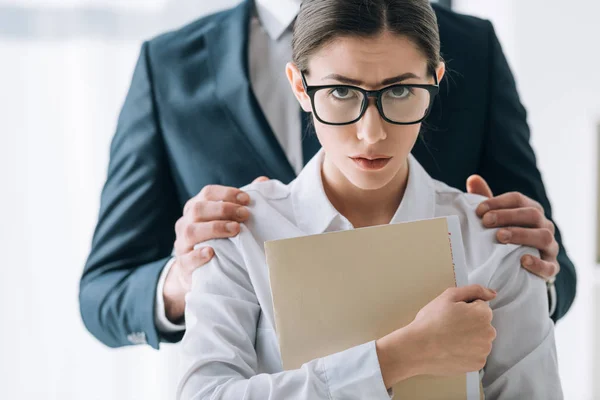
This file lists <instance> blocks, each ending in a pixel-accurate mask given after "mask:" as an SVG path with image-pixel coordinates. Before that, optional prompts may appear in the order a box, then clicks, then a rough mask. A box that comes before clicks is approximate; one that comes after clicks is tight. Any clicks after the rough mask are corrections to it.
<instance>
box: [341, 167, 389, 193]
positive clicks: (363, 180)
mask: <svg viewBox="0 0 600 400" xmlns="http://www.w3.org/2000/svg"><path fill="white" fill-rule="evenodd" d="M348 178H350V179H349V180H350V182H352V184H353V185H354V186H356V187H357V188H359V189H361V190H379V189H382V188H384V187H385V186H387V185H388V184H389V183H390V182H391V181H392V179H393V175H392V174H390V173H389V172H388V173H386V171H377V172H368V173H365V172H358V173H354V174H352V176H351V177H348Z"/></svg>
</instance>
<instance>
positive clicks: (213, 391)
mask: <svg viewBox="0 0 600 400" xmlns="http://www.w3.org/2000/svg"><path fill="white" fill-rule="evenodd" d="M293 58H294V60H293V63H290V64H288V66H287V76H288V79H289V81H290V84H291V88H292V90H293V92H294V94H295V95H296V97H297V99H298V101H299V103H300V105H301V106H302V108H303V109H304V110H305V111H308V112H312V114H313V118H314V123H315V128H316V132H317V136H318V138H319V140H320V142H321V144H322V146H323V149H322V150H321V152H319V153H318V154H317V155H316V156H315V158H314V159H313V160H312V161H311V162H310V163H309V164H308V165H307V166H306V167H305V169H304V170H303V171H302V173H301V174H300V175H299V176H298V178H297V179H296V180H295V181H294V182H292V183H291V184H290V185H283V184H281V183H279V182H276V181H268V182H262V183H259V184H253V185H250V186H249V187H248V188H246V189H245V190H246V191H247V192H249V193H250V195H251V197H252V200H253V204H252V205H251V208H252V212H251V214H252V215H253V216H254V217H255V218H253V219H251V220H250V221H249V222H248V223H247V224H246V225H245V226H243V228H242V231H241V233H240V235H239V236H237V237H235V238H231V239H223V240H217V241H213V242H211V243H210V245H211V246H212V247H213V248H214V250H215V257H214V259H213V260H212V261H211V262H210V263H209V265H207V266H205V267H203V268H200V269H199V270H198V271H196V272H195V273H194V282H193V287H192V291H191V292H190V294H189V295H188V297H187V309H186V323H187V327H188V328H187V332H186V334H185V337H184V339H183V351H184V353H185V355H184V357H185V364H186V365H185V368H186V373H185V376H184V377H183V379H182V381H181V383H180V386H179V390H178V397H179V398H185V399H188V398H194V399H204V398H207V399H208V398H210V399H260V400H263V399H310V400H313V399H317V400H318V399H323V400H325V399H389V398H390V394H389V392H388V389H389V388H391V387H392V386H393V385H395V384H396V383H398V382H401V381H402V380H405V379H408V378H410V377H413V376H415V375H422V374H427V375H450V374H458V373H465V372H469V371H477V370H479V369H481V368H484V370H485V375H484V379H483V385H484V390H485V394H486V398H488V399H514V398H519V399H521V398H522V399H559V398H562V394H561V387H560V381H559V378H558V372H557V363H556V350H555V344H554V333H553V324H552V322H551V320H550V319H549V317H548V312H547V310H548V303H547V298H546V290H545V285H544V282H543V281H542V280H541V279H539V278H537V277H535V276H533V275H530V274H528V273H527V272H525V271H524V270H523V269H522V268H520V262H519V260H520V258H521V256H523V255H524V254H526V253H532V252H533V251H532V250H531V249H527V248H523V247H518V246H514V245H500V244H497V243H496V241H495V239H494V237H495V236H494V235H495V233H494V232H493V231H486V230H484V229H483V227H482V226H481V223H480V222H479V219H478V218H477V216H476V214H475V208H476V207H477V205H478V204H479V202H480V199H479V198H476V197H474V196H470V195H466V194H463V193H461V192H459V191H457V190H455V189H452V188H450V187H448V186H446V185H444V184H443V183H441V182H437V181H435V180H433V179H432V178H431V177H429V176H428V175H427V173H426V172H425V171H424V170H423V168H422V167H421V166H420V165H419V164H418V162H417V161H416V160H415V159H414V158H413V157H412V156H411V155H410V151H411V149H412V147H413V145H414V143H415V141H416V140H417V138H418V135H419V131H420V129H421V122H422V121H423V119H424V118H425V117H426V116H427V113H428V112H429V108H430V107H431V104H432V102H433V98H434V96H435V94H436V93H437V90H438V82H439V81H440V80H441V79H442V78H443V76H444V63H443V62H442V60H441V56H440V42H439V33H438V30H437V23H436V19H435V14H434V12H433V10H432V9H431V6H430V5H429V2H428V1H427V0H404V1H402V0H343V1H342V0H305V1H304V2H303V4H302V9H301V11H300V14H299V16H298V18H297V21H296V23H295V28H294V41H293ZM457 156H460V155H457ZM447 215H458V216H459V218H460V220H461V227H462V234H463V240H464V243H465V251H466V255H467V264H468V266H469V281H470V282H471V283H473V285H471V286H468V287H465V288H459V289H456V288H454V289H449V290H447V291H446V292H444V293H443V294H442V295H440V296H439V297H438V298H437V299H435V300H433V301H432V302H431V303H429V304H428V305H427V306H425V307H424V308H423V309H422V310H421V311H420V312H419V314H418V315H417V317H416V318H415V320H414V321H413V322H412V323H411V324H409V325H408V326H405V327H399V329H398V330H396V331H395V332H392V333H391V334H389V335H387V336H385V337H382V338H380V339H379V340H376V341H374V342H371V343H365V344H363V345H360V346H356V347H354V348H351V349H348V350H345V351H343V352H341V353H338V354H332V355H330V356H327V357H324V358H321V359H316V360H313V361H311V362H309V363H306V364H305V365H304V366H303V367H302V368H300V369H298V370H293V371H285V372H283V371H282V364H281V357H280V354H279V349H278V342H277V336H276V334H275V330H274V317H273V306H272V298H271V291H270V286H269V278H268V269H267V265H266V261H265V254H264V249H263V243H264V242H265V241H269V240H275V239H282V238H287V237H294V236H302V235H306V234H318V233H324V232H331V231H336V230H344V229H353V228H359V227H365V226H373V225H381V224H388V223H398V222H403V221H408V220H415V219H425V218H433V217H440V216H447ZM265 221H268V222H265ZM365 268H368V266H365ZM484 286H485V287H489V288H490V289H486V288H484ZM488 301H490V304H489V305H488V304H487V303H486V302H488ZM490 307H491V308H490ZM492 315H493V321H492ZM299 323H301V321H299ZM496 335H497V336H496ZM492 342H493V346H492ZM486 358H487V360H486Z"/></svg>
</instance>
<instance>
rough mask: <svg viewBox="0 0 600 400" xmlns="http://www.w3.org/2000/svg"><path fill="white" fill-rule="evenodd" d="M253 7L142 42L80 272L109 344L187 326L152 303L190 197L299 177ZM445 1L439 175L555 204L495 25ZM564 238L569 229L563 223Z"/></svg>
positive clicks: (94, 325)
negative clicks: (260, 62) (161, 323)
mask: <svg viewBox="0 0 600 400" xmlns="http://www.w3.org/2000/svg"><path fill="white" fill-rule="evenodd" d="M251 7H253V4H252V2H251V1H246V2H243V3H242V4H240V5H239V6H237V7H235V8H233V9H230V10H226V11H223V12H220V13H217V14H213V15H210V16H207V17H204V18H202V19H200V20H197V21H195V22H194V23H192V24H190V25H188V26H186V27H184V28H182V29H180V30H177V31H175V32H170V33H167V34H164V35H162V36H159V37H157V38H155V39H153V40H151V41H149V42H146V43H144V45H143V46H142V49H141V54H140V57H139V61H138V63H137V66H136V68H135V72H134V75H133V80H132V83H131V88H130V90H129V93H128V95H127V98H126V100H125V103H124V105H123V109H122V111H121V114H120V117H119V121H118V127H117V131H116V134H115V136H114V139H113V141H112V145H111V148H110V163H109V167H108V177H107V180H106V184H105V186H104V189H103V191H102V198H101V207H100V214H99V220H98V224H97V227H96V230H95V234H94V239H93V243H92V250H91V253H90V255H89V259H88V260H87V263H86V265H85V269H84V272H83V276H82V278H81V285H80V305H81V314H82V317H83V321H84V323H85V325H86V327H87V328H88V329H89V331H90V332H91V333H92V334H93V335H94V336H96V337H97V338H98V339H99V340H100V341H102V342H103V343H105V344H106V345H108V346H111V347H118V346H124V345H128V344H132V343H138V342H146V341H147V343H149V344H150V345H151V346H153V347H155V348H157V347H158V345H159V343H160V342H161V341H169V342H176V341H178V340H180V339H181V337H182V334H174V335H170V336H168V337H160V335H159V334H158V332H157V330H156V328H155V324H154V304H155V295H156V287H157V281H158V278H159V275H160V273H161V271H162V269H163V267H164V266H165V264H166V263H167V261H168V260H169V258H170V257H171V252H172V249H173V243H174V240H175V233H174V225H175V222H176V220H177V219H178V218H179V217H180V216H181V214H182V209H183V205H184V204H185V202H186V201H187V200H188V199H189V198H191V197H193V196H194V195H196V194H197V193H198V192H199V191H200V190H201V189H202V188H203V187H204V186H206V185H209V184H221V185H228V186H236V187H241V186H244V185H246V184H248V183H250V182H251V181H252V180H254V179H255V178H256V177H258V176H262V175H266V176H268V177H270V178H273V179H278V180H281V181H282V182H286V183H287V182H290V181H291V180H293V179H294V177H295V173H294V170H293V169H292V167H291V165H290V164H289V162H288V161H287V159H286V156H285V153H284V152H283V150H282V148H281V146H280V145H279V144H278V141H277V139H276V138H275V136H274V134H273V132H272V131H271V130H270V128H269V125H268V123H267V121H266V119H265V116H264V115H263V113H262V111H261V110H260V107H259V106H258V103H257V100H256V98H255V96H254V94H253V92H252V90H251V87H250V83H249V78H248V61H247V60H248V56H247V51H248V32H249V28H248V24H249V20H250V10H251ZM434 8H435V11H436V14H437V18H438V22H439V26H440V35H441V42H442V54H443V56H444V58H445V60H446V63H447V68H448V69H449V77H448V78H446V79H444V80H443V82H441V90H440V95H439V96H438V97H437V99H436V101H435V103H434V105H433V108H432V112H431V114H430V116H429V117H428V119H427V121H426V124H425V125H424V134H423V140H420V141H418V143H417V145H416V146H415V148H414V150H413V154H414V155H415V156H416V158H417V159H418V160H419V162H420V163H421V164H422V165H423V166H424V167H425V169H426V170H427V171H428V172H429V173H430V174H431V176H432V177H434V178H435V179H439V180H441V181H443V182H446V183H447V184H449V185H451V186H454V187H457V188H460V189H463V190H464V188H465V182H466V179H467V177H469V176H470V175H471V174H475V173H477V174H481V175H482V176H483V177H484V178H485V179H486V180H487V181H488V182H489V184H490V186H491V188H492V190H493V192H494V193H495V194H500V193H505V192H508V191H519V192H522V193H524V194H525V195H527V196H529V197H531V198H533V199H535V200H537V201H539V202H540V203H541V204H542V205H543V206H544V209H545V210H546V215H547V216H548V217H551V208H550V203H549V202H548V198H547V196H546V193H545V189H544V185H543V183H542V179H541V176H540V172H539V171H538V169H537V167H536V159H535V155H534V153H533V150H532V148H531V146H530V144H529V128H528V126H527V122H526V112H525V109H524V108H523V106H522V105H521V103H520V101H519V97H518V94H517V91H516V87H515V82H514V79H513V76H512V74H511V71H510V70H509V67H508V64H507V62H506V59H505V58H504V55H503V52H502V49H501V47H500V44H499V42H498V39H497V38H496V35H495V33H494V29H493V27H492V25H491V24H490V23H489V22H488V21H485V20H481V19H478V18H474V17H469V16H463V15H459V14H456V13H453V12H451V11H449V10H447V9H445V8H442V7H439V6H434ZM556 238H557V240H558V242H559V243H561V237H560V233H559V231H558V229H557V231H556ZM559 261H560V265H561V272H560V274H559V275H558V278H557V281H556V285H557V291H558V311H557V313H556V315H555V317H556V318H560V317H561V316H563V315H564V314H565V313H566V312H567V310H568V309H569V307H570V305H571V303H572V301H573V298H574V296H575V284H576V275H575V269H574V267H573V264H572V263H571V261H570V260H569V258H568V257H567V254H566V252H565V249H564V247H562V245H561V250H560V255H559Z"/></svg>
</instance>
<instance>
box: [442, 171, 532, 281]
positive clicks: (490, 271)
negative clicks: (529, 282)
mask: <svg viewBox="0 0 600 400" xmlns="http://www.w3.org/2000/svg"><path fill="white" fill-rule="evenodd" d="M485 199H486V198H485V197H484V196H479V195H475V194H470V193H464V192H462V191H460V190H458V189H455V188H452V187H450V186H448V185H445V184H443V183H441V182H437V181H436V217H442V216H450V215H456V216H458V218H459V220H460V228H461V233H462V237H463V244H464V248H465V255H466V258H467V266H468V268H469V270H470V272H477V273H478V274H482V278H483V276H487V278H488V279H489V278H491V276H492V275H494V274H495V273H496V270H497V269H498V267H500V266H501V265H503V264H505V263H506V262H507V261H508V260H509V259H513V258H514V259H516V260H517V264H516V265H514V266H512V267H514V268H520V265H519V264H518V260H519V258H520V256H522V255H524V254H533V255H537V254H536V253H537V251H536V250H534V249H531V248H528V247H524V246H518V245H514V244H503V243H500V242H498V240H497V237H496V235H497V232H498V229H494V228H486V227H485V226H484V225H483V221H482V220H481V218H479V216H477V213H476V210H477V207H478V206H479V204H480V203H481V202H482V201H484V200H485ZM510 263H512V261H510ZM503 269H505V270H507V272H508V271H510V270H511V269H513V268H510V266H504V268H503Z"/></svg>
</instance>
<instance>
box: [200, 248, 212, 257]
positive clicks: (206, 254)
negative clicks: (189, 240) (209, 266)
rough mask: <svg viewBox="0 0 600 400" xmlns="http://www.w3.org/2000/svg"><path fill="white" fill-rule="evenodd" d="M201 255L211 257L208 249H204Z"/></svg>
mask: <svg viewBox="0 0 600 400" xmlns="http://www.w3.org/2000/svg"><path fill="white" fill-rule="evenodd" d="M200 255H201V256H202V257H206V258H208V257H210V249H209V248H208V247H205V248H203V249H202V251H201V252H200Z"/></svg>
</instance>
